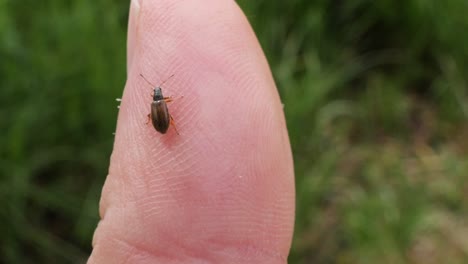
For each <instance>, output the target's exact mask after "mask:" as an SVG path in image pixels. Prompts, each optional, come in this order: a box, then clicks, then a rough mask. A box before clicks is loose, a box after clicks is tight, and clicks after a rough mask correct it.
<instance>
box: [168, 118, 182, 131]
mask: <svg viewBox="0 0 468 264" xmlns="http://www.w3.org/2000/svg"><path fill="white" fill-rule="evenodd" d="M169 117H170V118H171V125H173V126H174V129H175V132H176V133H177V135H180V134H179V131H178V130H177V127H176V125H175V122H174V118H172V115H169Z"/></svg>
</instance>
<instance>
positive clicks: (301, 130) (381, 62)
mask: <svg viewBox="0 0 468 264" xmlns="http://www.w3.org/2000/svg"><path fill="white" fill-rule="evenodd" d="M239 4H240V5H241V7H242V8H243V10H244V11H245V13H246V16H247V17H248V19H249V20H250V21H251V23H252V25H253V27H254V29H255V31H256V33H257V35H258V37H259V39H260V42H261V44H262V47H263V48H264V50H265V53H266V55H267V57H268V60H269V62H270V65H271V68H272V71H273V74H274V77H275V80H276V82H277V86H278V89H279V92H280V95H281V98H282V101H283V103H284V104H285V108H284V109H285V114H286V118H287V123H288V129H289V134H290V138H291V143H292V149H293V153H294V159H295V170H296V187H297V219H296V228H295V235H294V242H293V248H292V251H291V255H290V258H289V262H290V263H376V262H379V263H466V262H468V222H467V220H466V219H465V216H466V215H467V212H468V211H467V209H468V201H467V198H468V197H467V195H466V194H465V193H467V191H468V184H467V180H466V179H467V176H468V159H467V156H468V155H467V154H468V143H467V142H468V141H467V140H466V138H467V136H468V123H467V118H468V90H467V76H468V35H467V34H466V32H468V18H467V17H466V14H468V3H467V2H466V1H464V0H447V1H421V0H407V1H403V0H401V1H390V0H381V1H371V0H356V1H341V0H333V1H324V0H321V1H308V0H292V1H288V2H286V1H283V2H281V1H277V2H271V1H266V0H258V1H247V0H241V1H239ZM127 9H128V3H126V2H123V1H122V2H115V1H110V0H95V1H91V0H82V1H75V2H68V1H60V0H44V1H32V0H20V1H18V0H17V1H13V0H0V87H1V89H0V105H1V107H0V131H1V137H0V201H1V204H2V205H3V210H1V211H0V232H1V234H2V236H1V237H0V245H1V246H0V250H1V251H0V262H2V263H81V262H83V261H85V260H86V257H87V255H88V254H89V252H90V250H91V245H90V241H91V238H92V233H93V230H94V228H95V226H96V223H97V221H98V199H99V195H100V191H101V187H102V183H103V181H104V178H105V175H106V173H107V165H108V158H109V155H110V152H111V146H112V141H113V137H112V132H113V129H114V126H115V118H116V115H117V108H116V103H115V101H114V98H116V97H120V94H121V92H122V88H123V86H124V83H125V75H126V73H125V43H126V39H125V38H126V26H127V16H128V13H127V12H128V10H127Z"/></svg>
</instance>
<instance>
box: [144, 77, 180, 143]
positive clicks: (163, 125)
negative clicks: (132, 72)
mask: <svg viewBox="0 0 468 264" xmlns="http://www.w3.org/2000/svg"><path fill="white" fill-rule="evenodd" d="M140 76H141V77H142V78H143V79H144V80H145V81H146V82H147V83H148V84H150V85H151V86H152V87H154V91H153V94H152V95H151V96H152V97H153V102H151V113H149V114H148V121H147V122H146V124H148V123H149V121H150V120H151V122H152V123H153V127H154V129H156V131H158V132H159V133H161V134H166V132H167V129H168V128H169V125H173V126H174V129H175V131H176V133H177V135H179V131H177V127H176V126H175V123H174V119H173V118H172V116H171V114H169V110H168V109H167V103H170V102H172V100H173V99H172V97H164V96H163V94H162V90H161V86H162V85H163V84H164V83H165V82H167V81H168V80H169V79H170V78H172V76H174V74H173V75H171V76H169V78H167V79H166V80H165V81H164V82H162V83H161V85H159V86H155V85H153V84H152V83H151V82H150V81H148V80H147V79H146V78H145V76H143V74H140Z"/></svg>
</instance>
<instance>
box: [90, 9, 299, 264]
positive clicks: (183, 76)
mask: <svg viewBox="0 0 468 264" xmlns="http://www.w3.org/2000/svg"><path fill="white" fill-rule="evenodd" d="M128 37H129V39H128V80H127V84H126V87H125V91H124V95H123V98H122V104H121V107H120V113H119V118H118V125H117V131H116V137H115V144H114V151H113V153H112V158H111V165H110V169H109V175H108V177H107V180H106V183H105V185H104V189H103V193H102V199H101V204H100V209H101V210H100V214H101V218H102V220H101V222H100V223H99V225H98V228H97V230H96V233H95V236H94V239H93V247H94V249H93V253H92V255H91V257H90V259H89V261H88V263H93V264H97V263H106V264H107V263H115V264H117V263H286V262H287V256H288V253H289V249H290V245H291V237H292V232H293V222H294V172H293V162H292V156H291V150H290V145H289V140H288V135H287V131H286V126H285V120H284V115H283V111H282V107H281V103H280V100H279V96H278V93H277V91H276V88H275V84H274V82H273V80H272V77H271V73H270V70H269V68H268V64H267V62H266V60H265V58H264V55H263V53H262V51H261V48H260V46H259V45H258V42H257V39H256V37H255V35H254V33H253V32H252V30H251V28H250V25H249V24H248V22H247V20H246V18H245V17H244V15H243V14H242V12H241V10H240V9H239V8H238V6H237V5H236V3H235V2H234V1H228V0H203V1H201V0H184V1H181V0H179V1H174V0H171V1H163V0H153V1H151V0H145V1H141V0H140V1H139V2H133V3H132V6H131V15H130V22H129V35H128ZM140 73H142V74H143V75H145V77H146V78H147V79H149V80H151V81H152V82H153V83H154V84H156V85H157V84H160V83H161V82H162V81H163V80H164V79H165V78H167V77H169V76H170V75H172V74H175V76H174V77H173V78H172V79H171V80H169V81H168V82H167V83H166V84H165V85H164V86H163V87H162V89H163V93H164V96H175V97H176V100H175V101H174V102H172V103H170V104H169V112H170V113H171V114H172V116H173V117H174V119H175V122H176V124H177V128H178V130H179V132H180V135H177V134H176V133H175V131H174V128H173V127H170V128H169V131H168V132H167V134H165V135H162V134H159V133H157V132H156V131H155V130H154V129H153V127H152V126H151V125H145V122H146V115H147V114H148V113H149V111H150V109H149V107H150V103H151V97H150V94H151V87H150V86H149V85H148V84H147V83H146V82H145V81H144V80H143V79H142V78H141V77H140V76H139V74H140ZM182 95H183V96H184V97H183V98H179V99H177V97H180V96H182Z"/></svg>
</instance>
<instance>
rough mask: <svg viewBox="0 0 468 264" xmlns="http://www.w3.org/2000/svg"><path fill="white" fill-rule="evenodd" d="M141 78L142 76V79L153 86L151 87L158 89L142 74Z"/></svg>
mask: <svg viewBox="0 0 468 264" xmlns="http://www.w3.org/2000/svg"><path fill="white" fill-rule="evenodd" d="M140 76H141V78H143V80H145V81H146V82H147V83H148V84H149V85H151V87H153V88H154V87H156V85H154V84H152V83H151V82H150V81H148V80H147V79H146V78H145V76H143V74H141V73H140Z"/></svg>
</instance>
